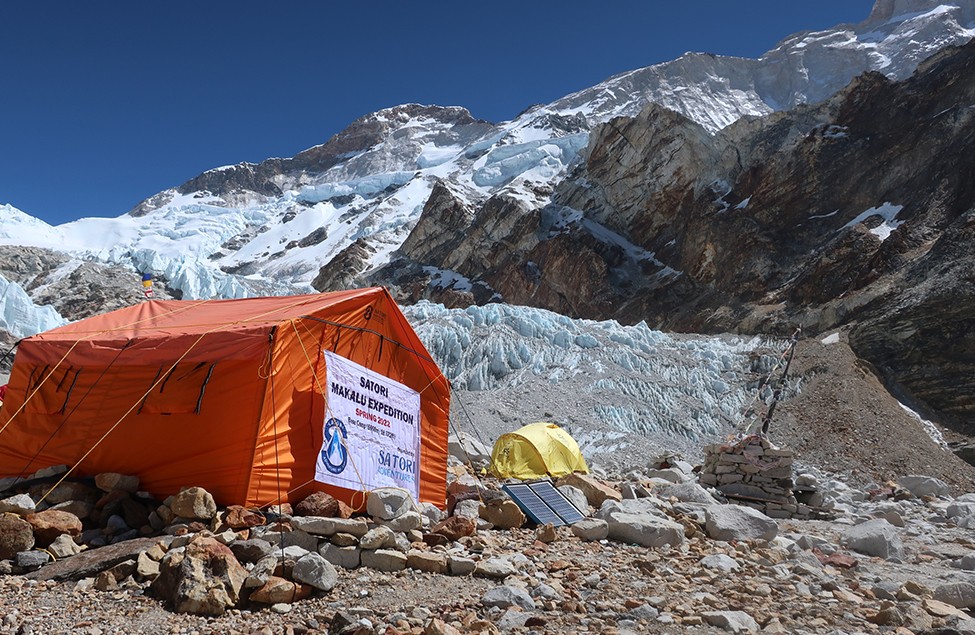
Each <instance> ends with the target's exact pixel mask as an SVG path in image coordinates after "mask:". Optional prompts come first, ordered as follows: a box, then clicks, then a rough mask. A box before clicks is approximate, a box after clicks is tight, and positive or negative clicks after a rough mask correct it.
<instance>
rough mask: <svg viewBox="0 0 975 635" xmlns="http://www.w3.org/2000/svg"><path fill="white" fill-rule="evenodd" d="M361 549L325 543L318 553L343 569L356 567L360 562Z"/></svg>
mask: <svg viewBox="0 0 975 635" xmlns="http://www.w3.org/2000/svg"><path fill="white" fill-rule="evenodd" d="M361 552H362V550H361V549H359V548H358V547H352V546H350V547H339V546H337V545H333V544H331V543H325V544H324V545H322V548H321V549H319V550H318V553H319V554H320V555H321V556H322V557H323V558H325V559H326V560H328V561H329V562H331V563H332V564H333V565H335V566H337V567H342V568H343V569H356V568H358V567H359V565H360V564H361V563H362V556H361Z"/></svg>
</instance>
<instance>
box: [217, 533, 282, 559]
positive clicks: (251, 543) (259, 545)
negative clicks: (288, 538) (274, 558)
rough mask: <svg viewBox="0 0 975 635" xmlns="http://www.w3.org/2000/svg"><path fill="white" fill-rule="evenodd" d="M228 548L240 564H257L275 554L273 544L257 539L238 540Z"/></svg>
mask: <svg viewBox="0 0 975 635" xmlns="http://www.w3.org/2000/svg"><path fill="white" fill-rule="evenodd" d="M228 546H229V547H230V550H231V551H232V552H233V554H234V556H235V557H236V558H237V560H238V561H239V562H257V561H259V560H261V559H262V558H265V557H267V556H269V555H271V554H272V553H273V552H274V546H273V545H272V544H271V543H269V542H267V541H266V540H260V539H257V538H252V539H250V540H237V541H234V542H232V543H230V545H228Z"/></svg>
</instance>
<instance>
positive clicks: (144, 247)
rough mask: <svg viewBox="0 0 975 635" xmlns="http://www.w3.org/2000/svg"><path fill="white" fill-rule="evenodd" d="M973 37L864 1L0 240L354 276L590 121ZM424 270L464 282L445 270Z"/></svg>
mask: <svg viewBox="0 0 975 635" xmlns="http://www.w3.org/2000/svg"><path fill="white" fill-rule="evenodd" d="M973 35H975V6H973V5H972V4H971V3H970V2H964V3H961V2H958V3H953V2H950V1H947V0H946V1H943V2H938V1H935V0H879V1H878V3H877V5H876V6H875V8H874V10H873V12H872V13H871V15H870V16H869V18H868V19H866V20H865V21H864V22H862V23H860V24H857V25H841V26H838V27H836V28H834V29H829V30H826V31H818V32H806V33H799V34H796V35H793V36H790V37H788V38H786V39H785V40H783V41H782V42H781V43H780V44H779V45H778V46H777V47H776V48H775V49H773V50H771V51H769V52H768V53H766V54H765V55H763V56H762V57H761V58H759V59H757V60H752V59H743V58H731V57H722V56H715V55H710V54H706V53H688V54H685V55H684V56H682V57H681V58H679V59H677V60H675V61H672V62H667V63H663V64H658V65H655V66H651V67H647V68H644V69H639V70H635V71H631V72H628V73H624V74H621V75H618V76H616V77H613V78H610V79H608V80H607V81H605V82H603V83H601V84H598V85H597V86H593V87H591V88H588V89H585V90H582V91H579V92H577V93H574V94H572V95H568V96H566V97H564V98H562V99H559V100H557V101H555V102H553V103H551V104H548V105H543V106H536V107H532V108H530V109H528V110H527V111H525V112H524V113H522V114H521V115H519V116H518V117H517V118H515V119H513V120H511V121H508V122H504V123H501V124H491V123H488V122H484V121H479V120H476V119H474V118H473V117H472V116H471V115H470V113H468V112H467V111H466V110H464V109H463V108H456V107H451V108H442V107H436V106H418V105H404V106H397V107H395V108H390V109H386V110H383V111H379V112H377V113H373V114H370V115H366V116H364V117H362V118H361V119H359V120H357V121H355V122H353V123H352V124H351V125H350V126H349V128H347V129H346V130H345V131H343V132H342V133H340V134H338V135H336V136H335V137H333V138H332V139H330V140H329V141H328V142H326V143H325V144H322V145H319V146H315V147H312V148H310V149H309V150H306V151H304V152H302V153H300V154H299V155H297V156H295V157H293V158H289V159H269V160H267V161H265V162H262V163H260V164H246V163H243V164H238V165H233V166H225V167H220V168H215V169H213V170H210V171H208V172H206V173H204V174H202V175H200V176H199V177H197V178H195V179H193V180H191V181H189V182H187V183H185V184H183V185H181V186H179V187H177V188H173V189H170V190H166V191H164V192H161V193H159V194H156V195H154V196H152V197H150V198H148V199H146V200H145V201H143V202H142V203H141V204H140V205H139V206H137V207H136V208H135V209H134V210H132V211H131V212H130V213H128V214H126V215H123V216H120V217H118V218H110V219H106V218H86V219H81V220H78V221H74V222H71V223H66V224H64V225H59V226H57V227H51V226H48V225H46V224H44V223H43V222H41V221H38V220H37V219H33V218H31V217H30V216H28V215H27V214H25V213H23V212H21V211H20V210H17V209H15V208H13V207H11V206H9V205H5V206H0V244H8V245H34V246H39V247H46V248H50V249H54V250H57V251H60V252H66V253H68V254H70V255H71V256H72V257H73V259H74V261H75V262H79V263H80V262H91V261H95V262H104V263H111V264H116V265H121V266H123V267H127V268H130V269H132V270H134V271H140V272H143V271H151V272H153V273H154V274H155V275H156V276H158V277H159V278H161V279H162V280H164V281H166V283H167V284H168V285H169V287H170V288H172V289H174V290H176V291H177V292H178V293H181V294H182V296H183V297H185V298H200V297H244V296H248V295H263V294H268V293H285V292H291V291H308V290H310V289H311V288H312V287H313V286H314V288H318V289H326V288H334V287H340V286H343V285H347V284H357V283H361V281H362V280H364V279H365V276H366V275H367V274H368V272H369V271H374V270H376V269H378V268H380V267H382V266H384V265H386V264H387V263H388V262H390V260H391V259H393V258H394V257H395V254H396V251H397V249H398V248H399V247H400V246H401V245H402V244H403V243H404V241H405V240H406V239H407V237H408V236H409V235H410V232H411V231H412V230H413V228H414V226H415V225H416V223H417V221H418V219H419V217H420V215H421V212H422V210H423V208H424V206H425V205H426V204H427V202H428V200H429V199H430V196H431V193H432V192H433V191H434V188H435V185H436V184H437V183H443V184H445V185H446V186H447V187H449V189H450V191H451V192H452V193H453V195H454V196H455V197H457V199H458V200H460V201H462V202H463V203H464V204H465V205H467V206H468V207H470V208H473V207H474V206H478V205H481V204H483V203H484V201H486V200H488V199H490V198H491V197H497V196H505V197H507V198H508V199H509V200H514V201H519V202H520V203H521V207H522V208H523V209H525V210H528V209H539V208H541V207H543V206H544V205H545V204H547V203H548V202H549V200H550V195H551V192H552V190H553V187H554V185H555V184H556V183H557V182H558V180H559V179H560V178H561V177H563V176H564V175H565V174H566V172H567V170H568V169H570V168H571V166H573V165H574V164H575V163H576V162H577V161H578V159H579V156H580V151H581V150H583V149H584V148H585V147H586V145H587V143H588V141H589V133H590V130H591V129H592V128H593V127H594V126H595V125H597V124H599V123H602V122H606V121H608V120H610V119H612V118H613V117H617V116H622V115H628V116H632V115H635V114H637V113H638V112H639V111H640V110H641V109H642V108H643V107H644V106H645V105H646V104H647V103H649V102H651V101H653V102H657V103H660V104H662V105H664V106H666V107H668V108H671V109H673V110H676V111H677V112H680V113H682V114H684V115H685V116H687V117H689V118H691V119H692V120H695V121H697V122H698V123H700V124H701V125H702V126H704V128H705V129H706V130H709V131H712V132H713V131H716V130H718V129H721V128H723V127H725V126H727V125H728V124H730V123H732V122H734V121H736V120H738V119H739V118H741V117H743V116H747V115H764V114H767V113H770V112H773V111H776V110H782V109H787V108H791V107H793V106H795V105H796V104H799V103H804V102H814V101H819V100H822V99H825V98H827V97H829V96H830V95H831V94H833V93H834V92H836V91H837V90H839V89H840V88H842V87H843V86H844V85H845V84H846V83H847V82H849V80H850V79H851V78H853V77H854V76H856V75H858V74H860V73H861V72H863V71H865V70H877V71H880V72H882V73H884V74H886V75H888V76H889V77H891V78H896V79H900V78H903V77H905V76H907V75H909V74H910V73H911V72H912V71H913V70H914V69H915V68H916V66H917V64H918V63H919V62H920V61H921V60H923V59H924V58H926V57H927V56H929V55H930V54H931V53H933V52H935V51H937V50H939V49H941V48H943V47H945V46H948V45H952V44H960V43H962V42H964V41H967V40H968V39H970V38H971V37H972V36H973ZM460 213H463V210H461V212H460ZM438 279H439V280H440V281H441V284H443V285H445V286H455V287H458V288H460V287H462V286H463V285H464V279H463V277H462V276H459V275H457V274H456V272H450V271H445V272H442V274H440V277H439V278H438Z"/></svg>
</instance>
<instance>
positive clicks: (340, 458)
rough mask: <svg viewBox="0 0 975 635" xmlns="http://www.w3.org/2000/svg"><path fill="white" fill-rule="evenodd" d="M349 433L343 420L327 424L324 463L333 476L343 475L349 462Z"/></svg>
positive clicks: (323, 450)
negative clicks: (346, 441)
mask: <svg viewBox="0 0 975 635" xmlns="http://www.w3.org/2000/svg"><path fill="white" fill-rule="evenodd" d="M347 435H348V433H347V432H346V430H345V424H344V423H342V420H341V419H334V418H332V419H328V420H327V421H326V422H325V435H324V443H322V463H323V464H324V465H325V469H326V470H328V471H329V472H331V473H332V474H341V473H342V472H344V471H345V466H346V465H347V464H348V462H349V451H348V450H347V449H346V447H345V439H346V437H347Z"/></svg>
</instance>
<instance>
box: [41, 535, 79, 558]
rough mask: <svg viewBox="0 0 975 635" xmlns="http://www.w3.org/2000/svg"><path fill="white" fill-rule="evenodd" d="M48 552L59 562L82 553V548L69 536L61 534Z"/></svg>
mask: <svg viewBox="0 0 975 635" xmlns="http://www.w3.org/2000/svg"><path fill="white" fill-rule="evenodd" d="M47 550H48V551H49V552H51V554H52V555H54V557H55V558H57V559H59V560H60V559H63V558H68V557H70V556H75V555H78V554H79V553H81V547H80V546H79V545H78V543H76V542H75V541H74V539H73V538H72V537H71V536H69V535H68V534H61V535H60V536H58V537H57V538H55V539H54V540H53V541H52V542H51V544H50V545H48V547H47Z"/></svg>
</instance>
